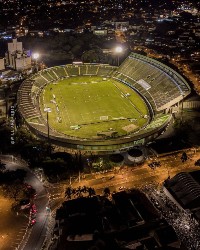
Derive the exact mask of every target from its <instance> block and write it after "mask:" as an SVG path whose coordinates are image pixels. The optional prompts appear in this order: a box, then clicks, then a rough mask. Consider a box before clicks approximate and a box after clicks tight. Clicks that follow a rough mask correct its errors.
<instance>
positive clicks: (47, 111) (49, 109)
mask: <svg viewBox="0 0 200 250" xmlns="http://www.w3.org/2000/svg"><path fill="white" fill-rule="evenodd" d="M44 112H46V113H47V136H48V146H49V154H51V144H50V138H49V113H50V112H51V108H48V107H47V108H44Z"/></svg>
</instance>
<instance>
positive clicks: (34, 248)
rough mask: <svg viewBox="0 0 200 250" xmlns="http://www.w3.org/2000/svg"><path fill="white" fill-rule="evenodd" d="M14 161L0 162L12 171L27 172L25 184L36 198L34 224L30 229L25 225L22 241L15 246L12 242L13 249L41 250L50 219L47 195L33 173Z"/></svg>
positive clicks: (22, 164) (21, 163)
mask: <svg viewBox="0 0 200 250" xmlns="http://www.w3.org/2000/svg"><path fill="white" fill-rule="evenodd" d="M12 159H13V161H12ZM15 160H16V159H15V158H10V160H9V159H7V160H3V159H2V162H5V163H6V168H7V169H10V170H14V169H17V168H18V169H19V168H21V169H24V170H26V171H27V176H26V178H25V182H27V183H28V184H30V185H31V186H32V187H33V188H34V189H35V190H36V192H37V197H36V199H35V205H36V209H37V214H36V224H35V225H33V226H32V227H28V225H27V228H26V229H25V230H24V237H23V240H22V241H21V242H18V243H17V245H16V244H14V242H13V248H14V247H15V249H19V250H22V249H24V250H38V249H41V247H42V245H43V242H44V240H45V238H46V234H47V230H48V219H49V217H50V212H48V211H47V210H46V208H47V207H48V206H49V201H48V194H47V192H46V189H45V188H44V186H43V183H41V182H40V180H39V179H38V178H37V177H36V176H35V175H34V174H33V172H31V171H30V169H29V168H27V167H26V166H25V164H24V163H23V162H20V161H15Z"/></svg>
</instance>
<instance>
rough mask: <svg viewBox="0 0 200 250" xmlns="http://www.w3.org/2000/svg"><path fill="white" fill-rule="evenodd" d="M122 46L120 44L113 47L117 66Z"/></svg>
mask: <svg viewBox="0 0 200 250" xmlns="http://www.w3.org/2000/svg"><path fill="white" fill-rule="evenodd" d="M122 51H123V48H122V47H121V46H117V47H116V48H115V53H116V54H117V66H119V56H120V54H121V53H122Z"/></svg>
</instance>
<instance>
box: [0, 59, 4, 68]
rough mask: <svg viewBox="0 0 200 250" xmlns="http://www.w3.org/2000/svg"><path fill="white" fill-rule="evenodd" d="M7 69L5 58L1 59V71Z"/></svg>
mask: <svg viewBox="0 0 200 250" xmlns="http://www.w3.org/2000/svg"><path fill="white" fill-rule="evenodd" d="M4 69H5V61H4V58H0V70H4Z"/></svg>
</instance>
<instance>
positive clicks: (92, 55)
mask: <svg viewBox="0 0 200 250" xmlns="http://www.w3.org/2000/svg"><path fill="white" fill-rule="evenodd" d="M81 59H82V60H83V62H86V63H98V62H100V56H99V54H98V52H97V51H95V50H93V49H91V50H87V51H85V52H84V53H83V55H82V57H81Z"/></svg>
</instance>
